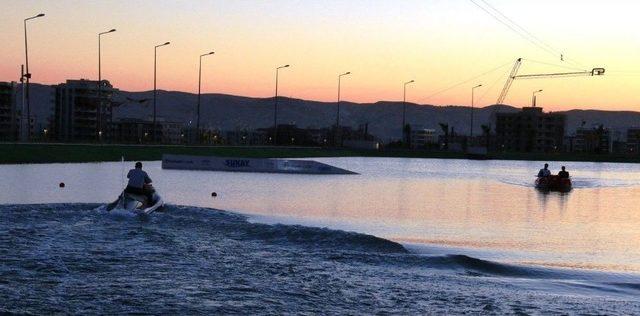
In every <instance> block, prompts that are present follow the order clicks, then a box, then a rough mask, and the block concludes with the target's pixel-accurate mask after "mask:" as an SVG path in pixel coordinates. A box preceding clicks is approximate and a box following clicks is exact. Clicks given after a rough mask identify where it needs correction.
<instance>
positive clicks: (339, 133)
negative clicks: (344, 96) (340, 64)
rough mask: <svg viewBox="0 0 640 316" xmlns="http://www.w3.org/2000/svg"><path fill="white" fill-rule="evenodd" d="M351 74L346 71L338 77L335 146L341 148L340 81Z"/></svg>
mask: <svg viewBox="0 0 640 316" xmlns="http://www.w3.org/2000/svg"><path fill="white" fill-rule="evenodd" d="M350 74H351V72H350V71H347V72H345V73H343V74H340V75H338V113H336V145H340V146H342V129H341V128H340V79H341V78H342V77H343V76H347V75H350Z"/></svg>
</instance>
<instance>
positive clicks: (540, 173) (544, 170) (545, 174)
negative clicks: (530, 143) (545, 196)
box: [538, 163, 551, 178]
mask: <svg viewBox="0 0 640 316" xmlns="http://www.w3.org/2000/svg"><path fill="white" fill-rule="evenodd" d="M550 175H551V171H549V164H548V163H546V164H544V168H542V169H540V171H538V178H542V177H548V176H550Z"/></svg>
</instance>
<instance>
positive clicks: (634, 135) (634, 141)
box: [627, 127, 640, 154]
mask: <svg viewBox="0 0 640 316" xmlns="http://www.w3.org/2000/svg"><path fill="white" fill-rule="evenodd" d="M627 152H628V153H634V154H640V127H632V128H629V129H627Z"/></svg>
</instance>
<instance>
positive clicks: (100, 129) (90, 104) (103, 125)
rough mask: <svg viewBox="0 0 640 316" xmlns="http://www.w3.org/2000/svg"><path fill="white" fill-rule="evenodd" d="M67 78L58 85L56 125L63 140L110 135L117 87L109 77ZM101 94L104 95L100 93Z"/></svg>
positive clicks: (102, 137) (99, 139) (92, 139)
mask: <svg viewBox="0 0 640 316" xmlns="http://www.w3.org/2000/svg"><path fill="white" fill-rule="evenodd" d="M100 85H101V89H100V93H99V89H98V81H94V80H85V79H81V80H67V82H66V83H62V84H59V85H56V86H54V88H55V91H56V92H55V114H54V121H53V129H54V133H55V136H56V138H57V139H58V140H60V141H69V142H78V141H101V140H102V139H105V138H106V137H108V136H109V135H107V133H108V132H110V129H109V123H110V122H111V115H112V113H111V108H112V104H111V97H112V95H113V93H114V92H116V91H117V90H116V89H114V88H113V86H111V84H110V83H109V81H106V80H103V81H102V82H100ZM99 95H100V96H99Z"/></svg>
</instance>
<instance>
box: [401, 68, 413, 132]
mask: <svg viewBox="0 0 640 316" xmlns="http://www.w3.org/2000/svg"><path fill="white" fill-rule="evenodd" d="M414 82H416V81H415V80H411V81H407V82H405V83H404V87H403V91H402V129H401V130H400V131H402V142H403V143H404V142H405V141H406V138H407V137H406V135H405V134H404V127H405V125H407V85H408V84H411V83H414Z"/></svg>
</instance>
